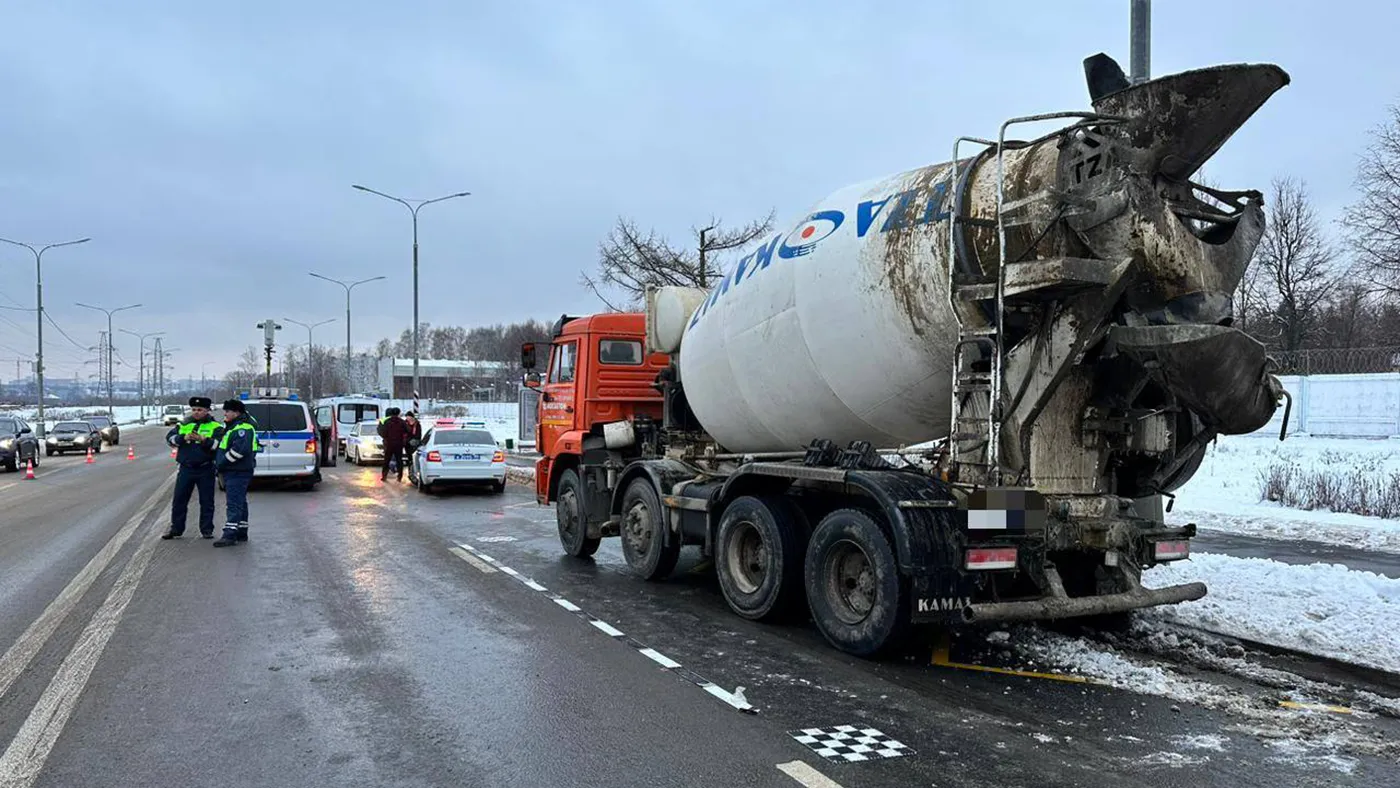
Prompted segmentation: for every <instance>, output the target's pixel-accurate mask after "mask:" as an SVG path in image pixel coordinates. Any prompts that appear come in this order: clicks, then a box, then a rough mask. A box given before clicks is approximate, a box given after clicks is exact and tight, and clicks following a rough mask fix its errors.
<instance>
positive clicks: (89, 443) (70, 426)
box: [44, 421, 102, 457]
mask: <svg viewBox="0 0 1400 788" xmlns="http://www.w3.org/2000/svg"><path fill="white" fill-rule="evenodd" d="M88 449H92V450H93V451H94V452H96V453H98V454H101V453H102V432H101V431H100V430H98V429H97V427H95V426H93V424H92V422H90V421H60V422H59V423H57V424H55V425H54V426H53V429H52V430H49V434H48V437H47V438H46V439H45V441H44V454H47V455H48V456H50V457H52V456H53V455H55V454H65V453H67V452H70V451H80V452H84V453H86V452H87V450H88Z"/></svg>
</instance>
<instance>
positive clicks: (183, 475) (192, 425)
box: [161, 397, 224, 539]
mask: <svg viewBox="0 0 1400 788" xmlns="http://www.w3.org/2000/svg"><path fill="white" fill-rule="evenodd" d="M212 404H213V402H212V401H211V400H210V399H209V398H208V397H190V417H189V418H188V419H185V420H184V422H182V423H180V424H177V425H175V426H174V427H173V428H171V430H170V432H167V433H166V434H165V442H166V443H167V444H169V445H170V446H171V447H172V448H174V449H175V461H176V462H178V463H179V464H180V471H179V473H178V474H177V475H176V476H175V499H174V500H173V501H171V502H170V530H168V531H166V532H165V534H164V535H163V536H161V538H162V539H176V538H178V537H180V536H182V535H184V533H185V514H186V513H187V512H188V511H189V507H190V495H191V493H193V492H194V491H195V490H199V535H200V536H202V537H204V538H205V539H213V538H214V451H215V449H216V448H218V443H219V439H220V438H222V437H223V434H224V428H223V425H221V424H219V422H217V421H215V420H214V417H213V416H210V415H209V406H210V405H212Z"/></svg>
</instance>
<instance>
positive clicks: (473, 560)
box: [451, 547, 496, 575]
mask: <svg viewBox="0 0 1400 788" xmlns="http://www.w3.org/2000/svg"><path fill="white" fill-rule="evenodd" d="M451 552H452V554H453V555H455V556H457V557H458V558H460V559H462V560H463V561H466V562H467V563H469V564H471V565H472V566H474V567H476V568H477V569H480V570H481V571H482V572H484V573H486V574H488V575H494V574H496V568H495V567H494V566H490V565H488V564H487V563H486V562H485V561H483V560H481V559H480V558H477V557H476V556H474V555H472V554H471V553H468V552H467V551H466V550H463V549H462V548H460V547H454V548H452V551H451Z"/></svg>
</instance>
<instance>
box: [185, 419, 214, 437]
mask: <svg viewBox="0 0 1400 788" xmlns="http://www.w3.org/2000/svg"><path fill="white" fill-rule="evenodd" d="M219 426H220V425H219V422H217V421H212V420H211V421H201V422H193V421H190V422H185V423H184V424H181V425H180V436H181V437H183V436H185V435H189V434H190V433H191V432H194V431H195V430H199V435H200V437H202V438H204V439H205V440H209V439H210V438H212V437H214V432H215V431H216V430H218V429H219Z"/></svg>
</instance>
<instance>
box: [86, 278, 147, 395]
mask: <svg viewBox="0 0 1400 788" xmlns="http://www.w3.org/2000/svg"><path fill="white" fill-rule="evenodd" d="M78 306H80V307H82V308H84V309H93V310H96V311H98V312H105V313H106V315H107V347H106V348H104V352H105V353H106V354H107V418H109V419H111V420H112V421H116V420H117V415H116V412H115V410H113V408H112V378H113V377H115V375H114V374H113V372H112V341H113V336H112V315H115V314H116V313H118V312H125V311H126V310H128V309H137V308H139V307H140V306H141V305H140V304H128V305H126V306H119V307H117V308H116V309H104V308H102V307H100V306H93V305H92V304H83V303H79V304H78Z"/></svg>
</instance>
